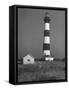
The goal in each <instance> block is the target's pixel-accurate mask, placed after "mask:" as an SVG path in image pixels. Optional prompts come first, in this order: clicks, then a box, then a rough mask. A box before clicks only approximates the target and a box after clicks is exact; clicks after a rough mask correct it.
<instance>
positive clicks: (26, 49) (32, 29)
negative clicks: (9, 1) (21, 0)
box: [18, 8, 65, 59]
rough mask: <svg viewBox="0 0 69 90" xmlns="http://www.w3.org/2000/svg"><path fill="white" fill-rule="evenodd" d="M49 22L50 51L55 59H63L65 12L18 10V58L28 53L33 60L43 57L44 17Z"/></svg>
mask: <svg viewBox="0 0 69 90" xmlns="http://www.w3.org/2000/svg"><path fill="white" fill-rule="evenodd" d="M46 12H48V13H49V16H50V18H51V22H50V38H51V39H50V41H51V43H50V50H51V56H53V57H55V58H60V59H61V58H64V57H65V12H64V11H59V10H57V11H56V10H42V9H27V8H19V9H18V58H19V59H20V58H22V57H24V56H25V55H27V54H28V53H30V54H32V55H33V56H34V57H35V58H41V57H42V56H43V38H44V29H45V26H44V20H43V19H44V17H45V13H46Z"/></svg>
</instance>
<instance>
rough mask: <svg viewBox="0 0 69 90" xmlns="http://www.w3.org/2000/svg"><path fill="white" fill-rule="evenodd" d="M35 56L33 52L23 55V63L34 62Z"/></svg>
mask: <svg viewBox="0 0 69 90" xmlns="http://www.w3.org/2000/svg"><path fill="white" fill-rule="evenodd" d="M34 63H35V62H34V57H33V56H32V55H31V54H27V55H26V56H25V57H23V64H34Z"/></svg>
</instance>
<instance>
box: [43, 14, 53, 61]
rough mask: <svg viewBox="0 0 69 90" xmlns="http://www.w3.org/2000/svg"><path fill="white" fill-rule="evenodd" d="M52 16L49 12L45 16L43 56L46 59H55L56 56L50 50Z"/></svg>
mask: <svg viewBox="0 0 69 90" xmlns="http://www.w3.org/2000/svg"><path fill="white" fill-rule="evenodd" d="M50 21H51V19H50V17H49V14H48V13H45V17H44V26H45V29H44V41H43V56H44V59H45V60H46V61H53V60H54V58H53V57H52V56H51V52H50V44H51V43H50Z"/></svg>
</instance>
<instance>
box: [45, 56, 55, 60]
mask: <svg viewBox="0 0 69 90" xmlns="http://www.w3.org/2000/svg"><path fill="white" fill-rule="evenodd" d="M45 60H46V61H53V60H54V58H53V57H45Z"/></svg>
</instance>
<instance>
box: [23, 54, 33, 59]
mask: <svg viewBox="0 0 69 90" xmlns="http://www.w3.org/2000/svg"><path fill="white" fill-rule="evenodd" d="M28 55H29V56H31V57H32V58H34V57H33V56H32V55H31V54H27V55H26V56H28ZM26 56H24V57H26Z"/></svg>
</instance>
